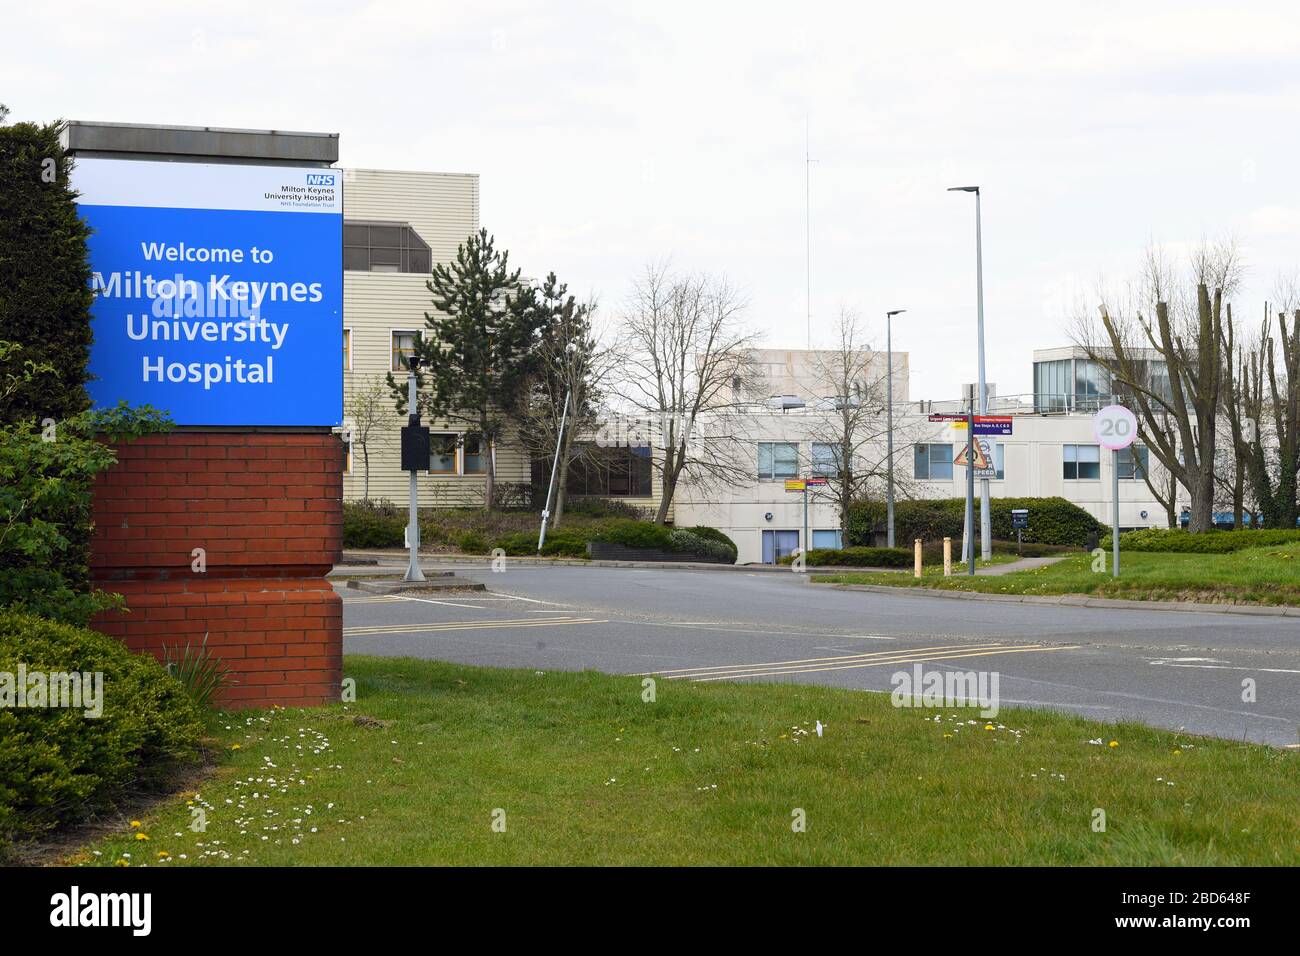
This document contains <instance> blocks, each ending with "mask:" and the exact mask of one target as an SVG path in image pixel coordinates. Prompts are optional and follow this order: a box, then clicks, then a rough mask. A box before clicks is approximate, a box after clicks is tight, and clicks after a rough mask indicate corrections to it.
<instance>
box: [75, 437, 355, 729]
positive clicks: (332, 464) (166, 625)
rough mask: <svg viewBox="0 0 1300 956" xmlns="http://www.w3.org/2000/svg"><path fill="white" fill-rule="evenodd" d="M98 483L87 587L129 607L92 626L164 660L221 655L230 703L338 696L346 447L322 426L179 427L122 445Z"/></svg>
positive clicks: (296, 702) (301, 702)
mask: <svg viewBox="0 0 1300 956" xmlns="http://www.w3.org/2000/svg"><path fill="white" fill-rule="evenodd" d="M117 452H118V465H117V466H116V467H114V468H113V469H111V470H110V471H109V472H108V473H107V474H104V475H101V476H100V478H99V481H98V483H97V485H96V488H95V503H94V517H95V537H94V541H93V544H92V556H91V571H92V574H93V577H94V580H95V585H96V586H97V587H100V588H102V589H104V590H106V591H114V592H116V593H119V594H121V595H123V596H124V597H125V598H126V604H127V607H128V608H129V610H128V611H127V612H124V613H119V612H112V613H109V614H104V615H101V616H100V617H99V618H97V619H96V621H95V624H94V626H95V628H96V629H98V630H100V631H103V632H104V633H106V634H111V635H114V636H116V637H119V638H121V639H122V640H123V641H125V643H126V644H127V646H128V647H130V648H132V649H133V650H137V651H148V652H150V653H152V654H154V655H155V656H157V657H159V658H160V659H161V658H162V656H163V648H164V647H166V646H172V647H175V648H176V649H177V650H180V649H183V648H184V647H185V645H186V644H187V643H189V644H191V645H193V646H195V647H197V646H198V645H199V644H200V643H201V642H202V641H203V639H204V635H205V634H206V635H207V646H208V649H209V650H210V651H211V652H212V653H214V654H215V655H217V656H219V657H221V658H222V659H223V660H225V662H226V664H227V665H228V666H229V667H230V669H231V671H232V675H231V677H232V680H231V682H230V683H229V684H228V686H227V688H226V691H225V693H224V695H223V703H225V704H226V705H228V706H246V707H269V706H271V705H274V704H280V705H283V706H305V705H312V704H322V703H327V702H330V701H335V700H338V699H339V685H340V682H341V680H342V667H343V609H342V603H341V601H340V600H339V598H338V595H336V594H335V593H334V591H333V588H332V587H331V586H330V584H329V582H328V581H326V579H325V575H326V574H327V573H328V572H329V571H330V569H331V568H332V567H333V566H334V564H335V563H336V562H337V561H338V559H339V557H340V554H341V551H342V540H343V537H342V536H343V510H342V499H343V478H342V475H343V462H344V449H343V445H342V443H341V442H340V441H339V439H338V437H337V436H335V435H331V434H328V433H316V434H296V433H295V434H286V433H279V432H273V433H249V432H238V433H229V432H174V433H171V434H168V435H161V436H153V437H150V438H144V439H140V440H138V441H134V442H129V443H126V444H124V445H121V446H118V448H117Z"/></svg>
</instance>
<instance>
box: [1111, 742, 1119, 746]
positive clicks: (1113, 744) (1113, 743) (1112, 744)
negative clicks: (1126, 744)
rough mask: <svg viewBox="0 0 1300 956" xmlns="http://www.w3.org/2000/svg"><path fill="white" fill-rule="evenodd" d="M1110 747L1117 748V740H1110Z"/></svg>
mask: <svg viewBox="0 0 1300 956" xmlns="http://www.w3.org/2000/svg"><path fill="white" fill-rule="evenodd" d="M1110 746H1112V747H1118V746H1119V741H1118V740H1112V741H1111V742H1110Z"/></svg>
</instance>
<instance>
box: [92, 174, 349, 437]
mask: <svg viewBox="0 0 1300 956" xmlns="http://www.w3.org/2000/svg"><path fill="white" fill-rule="evenodd" d="M74 175H75V180H74V182H75V185H76V187H77V189H78V190H79V191H80V193H81V195H80V199H79V200H78V202H79V208H80V211H81V214H82V216H83V217H85V219H86V221H87V223H89V225H90V227H91V229H92V230H93V233H92V235H91V237H90V264H91V270H92V273H93V275H92V279H91V284H92V286H93V289H94V292H95V302H94V305H93V307H92V311H91V316H92V318H91V325H92V329H93V331H94V336H95V341H94V345H93V347H92V349H91V354H90V372H91V374H92V375H93V376H94V381H92V382H91V383H90V395H91V398H92V400H93V401H94V403H95V405H96V407H106V406H112V405H116V404H117V403H118V401H120V400H122V399H125V400H126V401H128V402H130V403H131V404H133V405H135V404H149V405H153V406H155V407H157V408H161V409H164V410H165V411H167V412H169V413H170V414H171V416H172V419H173V420H174V421H175V422H176V423H177V424H178V425H338V424H341V422H342V418H343V364H342V361H341V359H340V354H341V349H342V338H343V313H342V310H343V187H342V172H341V171H340V170H335V169H311V168H295V167H285V166H240V165H228V164H219V163H184V162H178V163H167V162H141V161H137V160H126V159H92V158H84V159H79V160H78V161H77V165H76V172H75V174H74Z"/></svg>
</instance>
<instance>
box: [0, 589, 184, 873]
mask: <svg viewBox="0 0 1300 956" xmlns="http://www.w3.org/2000/svg"><path fill="white" fill-rule="evenodd" d="M19 664H23V665H25V667H26V670H27V672H28V673H29V674H30V673H32V672H35V671H40V672H44V673H47V674H48V673H50V672H76V673H83V672H90V673H94V672H100V673H102V674H103V700H102V708H103V713H102V715H101V716H100V717H97V718H92V717H88V716H86V714H85V711H84V710H72V709H67V708H53V707H23V708H18V707H4V708H0V855H3V854H5V853H6V852H8V851H9V849H10V848H11V847H12V844H13V842H14V841H15V840H18V839H29V838H33V837H36V836H39V835H40V834H41V833H43V832H45V831H47V830H49V829H51V828H52V827H55V826H57V825H59V824H62V823H69V822H75V821H77V820H81V819H85V818H88V817H90V816H93V815H94V814H96V813H101V812H103V811H105V810H108V809H111V808H112V807H113V806H114V804H115V802H116V801H117V800H118V799H120V798H121V797H122V796H123V795H124V794H126V793H131V792H136V791H140V790H156V789H158V788H160V787H164V786H166V785H168V784H169V783H170V782H171V778H172V775H173V774H174V772H175V771H176V770H177V769H178V768H179V767H180V766H182V765H183V764H186V763H188V762H191V761H194V760H195V759H197V757H198V756H199V740H200V737H201V735H202V732H203V726H202V720H201V714H200V710H199V707H198V705H197V704H196V703H195V702H194V701H193V700H192V699H191V698H190V697H189V695H188V694H187V693H186V692H185V688H184V687H182V686H181V684H180V682H179V681H177V680H175V679H173V678H172V677H170V676H168V674H167V672H166V671H164V670H163V668H162V666H161V665H160V664H159V663H158V662H157V661H155V660H154V659H153V658H151V657H147V656H144V655H140V654H134V653H132V652H131V651H130V650H128V649H127V648H126V646H125V645H124V644H122V643H121V642H119V641H117V640H115V639H113V638H111V637H108V636H106V635H104V634H100V633H98V632H96V631H91V630H87V629H85V628H80V627H74V626H72V625H68V624H59V623H57V622H54V621H49V620H46V619H44V618H39V617H35V616H32V615H27V614H18V613H14V612H8V611H4V612H0V672H4V673H6V674H14V675H16V672H17V670H18V665H19Z"/></svg>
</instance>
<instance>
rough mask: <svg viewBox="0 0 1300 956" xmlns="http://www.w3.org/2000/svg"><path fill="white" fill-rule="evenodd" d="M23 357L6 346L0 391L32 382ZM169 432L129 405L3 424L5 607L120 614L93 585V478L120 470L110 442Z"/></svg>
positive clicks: (114, 601)
mask: <svg viewBox="0 0 1300 956" xmlns="http://www.w3.org/2000/svg"><path fill="white" fill-rule="evenodd" d="M0 256H2V253H0ZM24 352H25V350H24V349H22V348H21V347H19V346H15V345H14V344H13V343H8V342H3V341H0V392H3V390H4V388H3V386H4V385H5V384H6V383H8V382H11V381H16V380H27V379H28V378H30V377H32V376H33V375H34V374H35V373H33V372H32V366H31V365H30V364H28V363H27V361H26V360H25V359H22V358H21V356H22V355H23V354H24ZM38 377H39V376H38ZM0 421H4V419H3V417H0ZM169 428H170V423H169V422H168V420H167V418H166V416H165V415H163V414H162V413H161V412H159V411H157V409H153V408H149V407H148V406H142V407H140V408H129V407H128V406H126V405H125V404H120V405H118V406H117V407H115V408H111V409H104V410H101V411H93V412H81V413H79V414H77V415H74V416H72V417H71V418H68V419H65V420H62V421H54V420H53V419H50V420H49V421H48V422H46V423H44V424H42V423H38V422H32V421H20V422H17V423H15V424H12V425H10V424H0V607H8V608H9V609H11V610H15V611H23V612H25V613H29V614H38V615H41V616H43V617H48V618H52V619H54V620H59V621H64V622H66V623H68V624H77V625H84V624H86V623H88V622H89V621H90V619H91V617H92V616H93V615H94V614H95V613H96V612H97V611H102V610H105V609H108V608H112V607H118V606H120V605H121V598H120V597H119V596H117V595H113V594H107V593H105V592H102V591H98V590H96V589H95V588H93V587H92V585H91V580H90V534H91V530H92V528H93V524H92V521H91V515H92V493H93V490H94V483H95V479H96V476H97V475H99V474H100V473H102V472H104V471H106V470H107V469H108V468H110V467H112V466H113V465H114V464H116V462H117V454H116V452H115V451H114V450H113V447H112V443H113V442H118V441H126V440H129V439H131V438H134V437H138V436H140V435H145V434H153V433H157V432H163V431H166V430H168V429H169Z"/></svg>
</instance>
